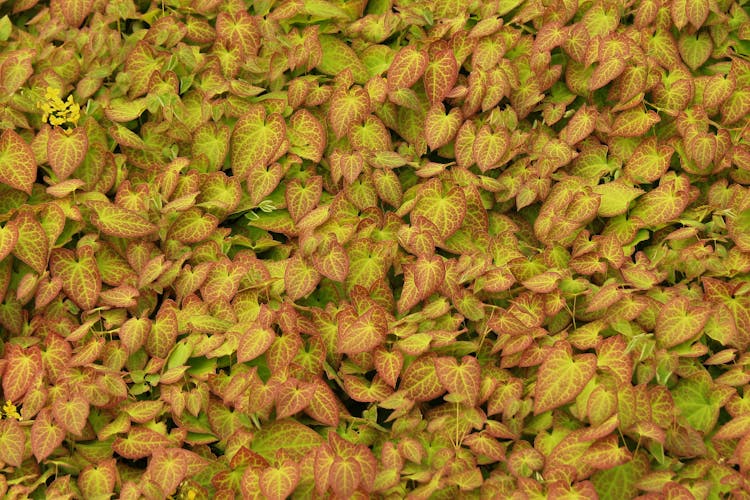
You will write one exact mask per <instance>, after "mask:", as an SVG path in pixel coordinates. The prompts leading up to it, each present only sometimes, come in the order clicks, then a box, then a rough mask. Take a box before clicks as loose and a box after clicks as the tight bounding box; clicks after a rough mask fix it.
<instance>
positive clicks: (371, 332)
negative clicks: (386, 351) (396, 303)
mask: <svg viewBox="0 0 750 500" xmlns="http://www.w3.org/2000/svg"><path fill="white" fill-rule="evenodd" d="M336 322H337V323H338V333H339V338H338V352H340V353H346V354H357V353H360V352H367V351H370V350H371V349H373V348H374V347H376V346H378V345H380V344H381V343H382V342H383V340H384V339H385V336H386V334H387V330H388V322H387V319H386V317H385V314H383V313H382V312H381V311H379V310H378V308H375V307H372V308H370V309H368V310H367V312H365V313H364V314H362V315H358V314H357V313H356V311H355V310H354V309H353V308H345V309H342V310H341V311H340V312H339V313H338V315H337V316H336Z"/></svg>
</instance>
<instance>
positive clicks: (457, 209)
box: [411, 179, 466, 239]
mask: <svg viewBox="0 0 750 500" xmlns="http://www.w3.org/2000/svg"><path fill="white" fill-rule="evenodd" d="M411 216H412V217H413V218H414V219H416V218H418V217H420V216H421V217H424V218H425V219H427V220H428V221H430V222H431V223H432V224H434V225H435V227H436V228H437V230H438V233H439V234H440V236H441V237H442V238H443V239H445V238H448V237H449V236H451V235H452V234H453V233H455V232H456V231H457V230H458V229H459V228H460V227H461V224H463V220H464V217H465V216H466V195H465V193H464V190H463V189H462V188H461V187H459V186H455V187H453V188H452V189H449V190H448V191H447V192H446V191H445V190H444V189H443V187H442V185H441V182H440V180H438V179H431V180H429V181H427V182H426V183H424V184H422V185H421V186H420V188H419V191H418V193H417V198H416V203H415V205H414V209H413V210H412V213H411Z"/></svg>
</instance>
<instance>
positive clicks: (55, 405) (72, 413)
mask: <svg viewBox="0 0 750 500" xmlns="http://www.w3.org/2000/svg"><path fill="white" fill-rule="evenodd" d="M52 415H53V416H54V417H55V421H56V422H57V425H59V426H60V427H62V428H63V429H65V430H66V431H67V432H70V433H71V434H74V435H76V436H81V434H82V433H83V428H84V427H85V426H86V421H87V420H88V418H89V402H88V401H87V400H86V398H85V397H84V396H83V395H81V394H72V395H70V396H69V397H67V398H66V397H59V398H57V399H56V400H55V401H53V402H52Z"/></svg>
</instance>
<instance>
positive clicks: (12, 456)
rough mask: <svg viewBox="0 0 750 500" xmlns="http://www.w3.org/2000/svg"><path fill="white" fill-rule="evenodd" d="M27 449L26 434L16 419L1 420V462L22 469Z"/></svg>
mask: <svg viewBox="0 0 750 500" xmlns="http://www.w3.org/2000/svg"><path fill="white" fill-rule="evenodd" d="M25 449H26V434H25V433H24V432H23V429H22V428H21V425H20V424H19V423H18V421H17V420H16V419H14V418H6V419H3V420H0V462H3V463H6V464H8V465H10V466H11V467H20V466H21V463H22V462H23V453H24V451H25Z"/></svg>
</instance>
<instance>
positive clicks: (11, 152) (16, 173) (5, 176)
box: [0, 129, 36, 195]
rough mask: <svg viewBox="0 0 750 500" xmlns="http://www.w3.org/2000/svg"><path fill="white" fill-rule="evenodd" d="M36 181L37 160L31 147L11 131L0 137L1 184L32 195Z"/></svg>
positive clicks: (6, 131)
mask: <svg viewBox="0 0 750 500" xmlns="http://www.w3.org/2000/svg"><path fill="white" fill-rule="evenodd" d="M35 180H36V160H34V153H33V151H32V150H31V147H30V146H29V145H28V144H26V142H25V141H24V140H23V139H22V138H21V136H20V135H18V134H17V133H16V132H14V131H13V130H11V129H6V130H5V131H3V133H2V135H0V182H2V183H3V184H6V185H8V186H10V187H12V188H13V189H18V190H19V191H23V192H24V193H26V194H29V195H30V194H31V188H32V186H33V185H34V181H35Z"/></svg>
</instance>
